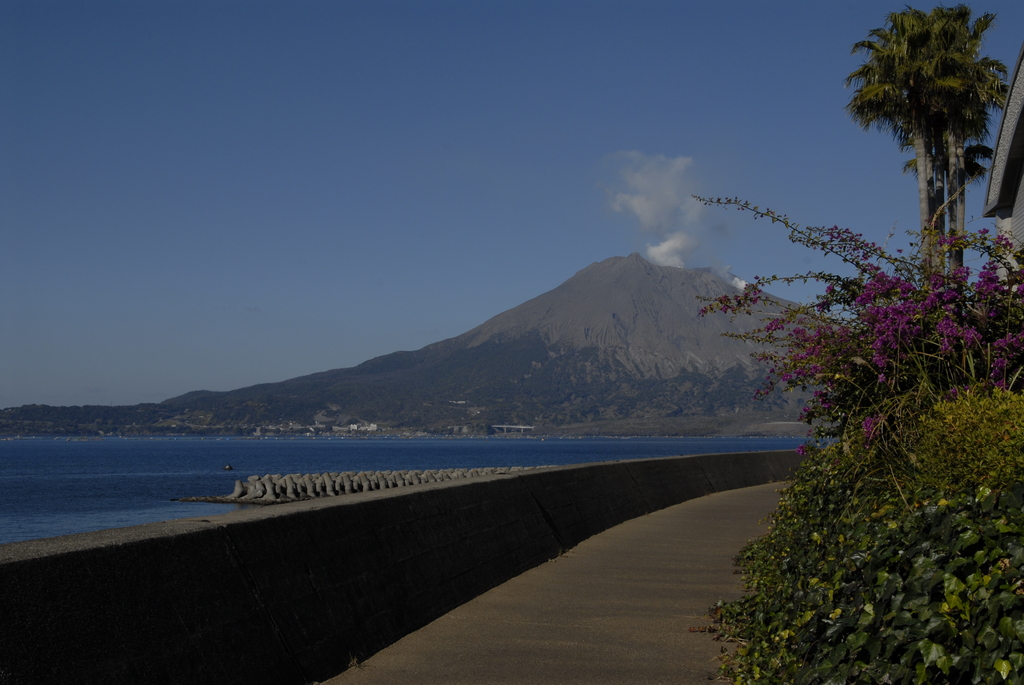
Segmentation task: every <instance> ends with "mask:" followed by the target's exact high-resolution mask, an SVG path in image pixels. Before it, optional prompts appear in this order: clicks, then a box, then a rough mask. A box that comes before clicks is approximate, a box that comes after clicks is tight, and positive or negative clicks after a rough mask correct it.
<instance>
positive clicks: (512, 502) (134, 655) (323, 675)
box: [0, 451, 799, 685]
mask: <svg viewBox="0 0 1024 685" xmlns="http://www.w3.org/2000/svg"><path fill="white" fill-rule="evenodd" d="M798 463H799V457H798V456H797V455H796V454H795V453H794V452H789V451H783V452H752V453H743V454H724V455H701V456H694V457H671V458H666V459H649V460H638V461H621V462H604V463H597V464H589V465H579V466H569V467H559V468H553V469H541V470H535V471H528V472H521V473H518V474H514V475H503V476H492V477H486V478H476V479H472V480H468V481H455V482H451V483H444V484H438V485H425V486H419V487H417V488H409V489H402V490H397V491H396V490H384V491H378V492H368V493H361V494H358V495H347V496H345V497H343V498H332V499H331V500H330V501H327V502H325V501H323V500H318V501H309V502H298V503H292V504H286V505H279V506H272V507H265V508H263V509H259V510H244V511H238V512H234V513H231V514H225V515H221V516H216V517H211V518H209V519H184V520H179V521H169V522H165V523H158V524H149V525H145V526H136V527H132V528H123V529H114V530H107V531H100V532H97V533H84V534H80V535H70V536H65V537H60V538H50V539H45V540H33V541H29V542H19V543H11V544H7V545H0V597H2V600H0V616H2V619H0V685H3V684H7V683H37V682H53V683H58V682H59V683H103V684H104V685H111V684H114V683H126V684H127V683H131V684H132V685H135V684H137V683H189V684H196V683H217V684H218V685H228V684H231V683H238V684H242V683H244V684H245V685H254V684H260V683H268V684H273V685H287V684H290V683H294V684H296V685H302V684H304V683H310V682H315V681H320V680H325V679H327V678H329V677H331V676H333V675H336V674H337V673H340V672H341V671H343V670H345V668H346V667H347V666H348V665H349V663H350V661H351V660H352V659H360V660H361V659H365V658H366V657H368V656H369V655H371V654H373V653H374V652H376V651H379V650H380V649H382V648H384V647H386V646H387V645H389V644H391V643H393V642H395V641H396V640H398V639H399V638H401V637H402V636H404V635H406V634H408V633H410V632H412V631H414V630H416V629H418V628H420V627H422V626H424V625H426V624H427V623H429V622H430V621H433V620H434V619H436V618H438V617H440V616H442V615H443V614H445V613H446V612H448V611H450V610H452V609H453V608H455V607H457V606H458V605H460V604H462V603H464V602H466V601H468V600H470V599H472V598H473V597H476V596H477V595H479V594H481V593H483V592H485V591H487V590H489V589H490V588H493V587H495V586H497V585H499V584H501V583H503V582H505V581H506V580H508V579H510V578H513V577H515V576H516V575H518V574H520V573H522V572H524V571H526V570H528V569H530V568H532V567H534V566H537V565H539V564H541V563H543V562H545V561H547V560H549V559H552V558H554V557H555V556H557V555H558V554H559V553H560V552H561V551H563V550H565V549H568V548H571V547H573V546H575V545H577V544H579V543H580V542H581V541H583V540H585V539H586V538H588V537H590V536H592V535H594V534H596V533H600V532H601V531H603V530H606V529H607V528H610V527H612V526H614V525H617V524H619V523H622V522H623V521H626V520H629V519H631V518H634V517H636V516H640V515H643V514H645V513H648V512H651V511H655V510H658V509H661V508H664V507H666V506H670V505H672V504H676V503H679V502H682V501H685V500H688V499H691V498H694V497H700V496H702V495H705V494H709V493H712V492H718V491H723V490H730V489H734V488H740V487H746V486H750V485H758V484H762V483H767V482H772V481H779V480H784V479H785V478H787V477H788V474H789V473H790V472H791V469H793V468H794V467H795V466H796V465H797V464H798Z"/></svg>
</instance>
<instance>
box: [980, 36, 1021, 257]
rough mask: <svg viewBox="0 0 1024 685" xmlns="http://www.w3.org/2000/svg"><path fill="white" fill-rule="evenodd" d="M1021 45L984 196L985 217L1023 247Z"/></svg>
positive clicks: (1017, 244)
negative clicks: (992, 220) (991, 219)
mask: <svg viewBox="0 0 1024 685" xmlns="http://www.w3.org/2000/svg"><path fill="white" fill-rule="evenodd" d="M1022 59H1024V46H1021V51H1020V54H1019V55H1018V56H1017V64H1016V66H1015V67H1014V69H1013V78H1012V79H1011V80H1010V92H1009V93H1007V95H1006V107H1004V108H1003V120H1002V122H1001V123H1000V124H999V135H998V137H997V138H996V147H995V151H994V155H993V157H992V171H991V172H990V173H989V177H988V192H987V194H986V195H985V216H991V217H995V219H996V229H997V230H998V231H999V232H1000V233H1002V234H1003V235H1006V236H1009V238H1010V239H1011V240H1012V241H1013V243H1014V245H1016V246H1018V247H1024V173H1021V172H1022V169H1024V118H1022V117H1021V109H1022V105H1024V69H1021V60H1022Z"/></svg>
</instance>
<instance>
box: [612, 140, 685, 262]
mask: <svg viewBox="0 0 1024 685" xmlns="http://www.w3.org/2000/svg"><path fill="white" fill-rule="evenodd" d="M612 159H613V160H614V161H617V162H619V163H620V164H621V166H620V169H619V177H620V178H619V181H618V185H619V188H618V189H617V190H615V191H613V192H612V193H610V205H611V208H612V210H614V211H616V212H625V213H627V214H632V215H633V216H635V217H636V218H637V220H638V221H639V222H640V228H641V230H643V231H646V232H649V233H653V234H655V235H656V236H657V237H658V238H659V239H660V242H658V243H656V244H653V245H652V244H650V243H648V245H647V258H648V259H650V260H651V261H652V262H654V263H655V264H660V265H662V266H678V267H683V266H685V265H686V259H687V257H688V256H689V255H690V254H691V253H692V252H693V251H694V250H695V249H696V248H697V246H698V245H700V241H699V240H698V239H697V236H696V229H697V227H698V224H699V222H700V219H701V217H702V216H703V214H704V207H703V206H702V205H701V204H700V203H699V202H697V201H696V200H694V199H693V194H694V193H695V192H696V191H697V181H696V179H695V178H694V177H693V173H692V170H691V167H692V166H693V159H691V158H690V157H671V158H670V157H666V156H665V155H645V154H644V153H642V152H637V151H635V150H634V151H628V152H620V153H618V154H616V155H613V156H612Z"/></svg>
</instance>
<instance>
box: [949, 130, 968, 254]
mask: <svg viewBox="0 0 1024 685" xmlns="http://www.w3.org/2000/svg"><path fill="white" fill-rule="evenodd" d="M948 140H949V196H950V198H951V201H950V203H949V212H948V214H949V235H951V236H955V235H963V233H964V231H965V229H966V227H965V226H964V223H965V221H966V214H967V202H966V199H967V198H966V196H965V195H966V188H965V187H964V186H965V185H966V184H967V171H966V165H965V161H964V139H963V136H962V135H960V133H959V132H958V131H954V130H950V131H949V138H948ZM963 265H964V251H963V250H951V251H950V253H949V268H950V269H951V270H952V269H959V268H960V267H962V266H963Z"/></svg>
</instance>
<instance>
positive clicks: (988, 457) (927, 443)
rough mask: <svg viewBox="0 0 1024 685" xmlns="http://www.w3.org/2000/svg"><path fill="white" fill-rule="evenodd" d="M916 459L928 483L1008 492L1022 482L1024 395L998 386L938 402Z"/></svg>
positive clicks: (924, 428)
mask: <svg viewBox="0 0 1024 685" xmlns="http://www.w3.org/2000/svg"><path fill="white" fill-rule="evenodd" d="M918 432H919V438H918V440H917V443H916V445H915V447H914V450H913V456H914V459H915V461H916V463H917V468H918V470H919V477H920V479H921V481H922V482H923V483H924V484H925V485H929V486H933V487H937V488H942V489H957V490H959V489H972V490H973V489H975V488H977V487H979V486H983V485H984V486H987V487H991V488H1005V487H1009V486H1011V485H1013V484H1014V483H1017V482H1018V481H1021V480H1022V479H1024V396H1022V395H1020V394H1016V393H1011V392H1007V391H1005V390H1000V389H998V388H996V389H994V390H993V391H992V392H989V393H969V394H965V395H964V396H962V397H960V398H958V399H955V400H950V401H945V402H939V403H937V404H935V405H934V406H933V407H932V408H931V410H930V411H928V412H927V413H926V414H925V415H924V417H923V418H922V419H921V422H920V426H919V429H918Z"/></svg>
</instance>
